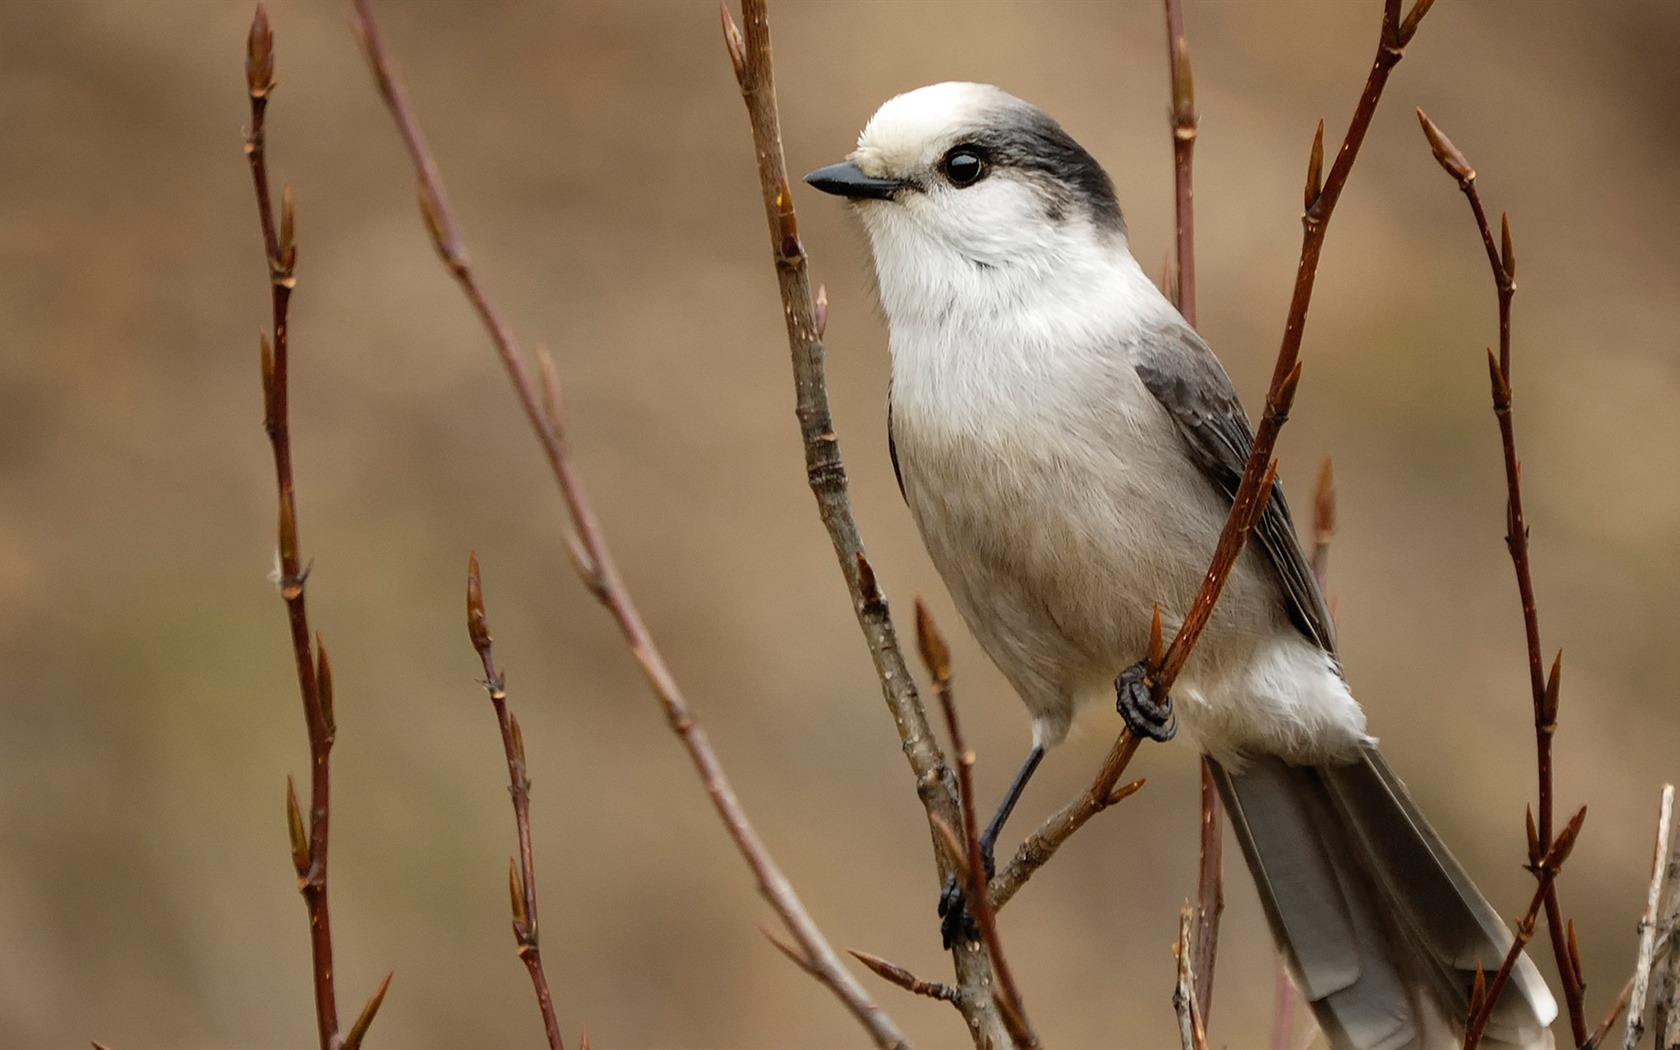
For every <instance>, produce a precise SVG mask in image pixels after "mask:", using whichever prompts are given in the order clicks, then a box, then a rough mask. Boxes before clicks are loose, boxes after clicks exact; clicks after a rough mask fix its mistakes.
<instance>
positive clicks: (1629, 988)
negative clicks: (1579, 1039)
mask: <svg viewBox="0 0 1680 1050" xmlns="http://www.w3.org/2000/svg"><path fill="white" fill-rule="evenodd" d="M1632 994H1633V977H1632V976H1631V975H1629V977H1628V979H1627V980H1625V981H1623V982H1622V990H1621V991H1620V992H1618V993H1616V999H1615V1001H1614V1002H1612V1003H1611V1004H1610V1009H1609V1010H1606V1011H1605V1013H1604V1019H1603V1020H1602V1021H1600V1022H1598V1027H1597V1028H1594V1029H1593V1030H1592V1033H1591V1034H1590V1035H1588V1036H1587V1041H1586V1042H1584V1043H1582V1044H1581V1047H1580V1050H1598V1048H1599V1047H1601V1046H1603V1045H1604V1037H1605V1036H1607V1035H1609V1034H1610V1029H1611V1028H1613V1027H1615V1024H1616V1022H1617V1021H1619V1020H1621V1017H1622V1011H1623V1010H1626V1009H1627V1004H1628V996H1630V995H1632Z"/></svg>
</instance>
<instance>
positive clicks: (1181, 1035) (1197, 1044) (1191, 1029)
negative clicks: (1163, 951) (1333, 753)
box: [1173, 907, 1208, 1050]
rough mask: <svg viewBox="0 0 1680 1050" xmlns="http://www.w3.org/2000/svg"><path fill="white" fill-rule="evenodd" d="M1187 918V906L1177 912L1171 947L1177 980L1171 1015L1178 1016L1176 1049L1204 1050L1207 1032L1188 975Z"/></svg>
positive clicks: (1189, 934)
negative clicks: (1175, 939) (1176, 937)
mask: <svg viewBox="0 0 1680 1050" xmlns="http://www.w3.org/2000/svg"><path fill="white" fill-rule="evenodd" d="M1190 916H1191V909H1190V908H1189V907H1185V908H1183V909H1182V910H1180V911H1179V913H1178V943H1176V944H1174V945H1173V958H1175V959H1177V960H1178V981H1177V982H1176V983H1175V984H1174V985H1173V1013H1174V1014H1176V1015H1177V1016H1178V1043H1179V1047H1180V1050H1207V1045H1208V1041H1207V1029H1206V1028H1205V1027H1204V1025H1203V1022H1202V1012H1201V1009H1200V1007H1199V1006H1198V1004H1197V1002H1196V978H1195V974H1194V973H1193V972H1192V967H1193V965H1194V964H1193V963H1192V961H1191V957H1192V956H1193V955H1194V952H1193V951H1192V944H1191V937H1192V936H1193V933H1192V930H1191V922H1190Z"/></svg>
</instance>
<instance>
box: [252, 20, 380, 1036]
mask: <svg viewBox="0 0 1680 1050" xmlns="http://www.w3.org/2000/svg"><path fill="white" fill-rule="evenodd" d="M274 83H275V81H274V32H273V30H272V29H271V28H270V27H269V24H268V9H267V8H266V7H265V6H264V5H263V4H261V3H259V4H257V11H256V14H255V16H254V17H252V19H251V32H250V35H249V36H248V37H247V39H246V51H245V85H246V89H247V90H248V91H249V93H250V96H251V123H250V126H249V127H248V129H247V130H246V132H245V156H246V158H247V159H249V160H250V163H251V181H252V183H253V185H254V186H255V188H256V194H257V214H258V218H259V219H260V221H261V225H262V238H263V250H264V253H265V255H266V257H267V259H268V277H269V287H270V289H271V290H272V306H273V329H272V331H273V341H272V342H270V341H269V337H268V336H267V335H264V336H262V337H261V340H260V341H261V345H262V355H261V356H262V385H263V429H264V430H265V431H267V432H268V440H269V444H270V446H271V447H272V448H273V451H274V480H275V487H276V488H277V490H278V493H279V503H280V515H279V551H278V561H279V565H278V567H277V577H278V581H277V582H278V583H279V585H280V597H281V598H282V599H283V600H284V601H285V603H286V619H287V621H288V622H289V624H290V626H291V639H292V656H293V659H294V662H295V663H296V664H297V679H298V691H299V692H300V693H301V694H302V695H303V718H304V723H305V725H306V726H307V727H308V730H309V765H310V778H309V823H308V827H307V830H306V829H305V825H304V821H303V816H302V813H301V812H300V810H299V807H298V799H297V790H296V788H295V787H294V786H293V784H292V780H291V778H290V777H287V778H286V825H287V829H288V832H289V835H290V838H291V846H292V864H293V867H294V868H295V869H296V870H297V878H298V890H299V892H301V893H302V894H303V903H304V907H305V909H306V910H307V911H308V913H309V952H310V958H311V961H312V964H313V965H312V970H313V974H314V986H315V1028H316V1034H317V1035H318V1036H319V1037H320V1042H321V1050H327V1048H328V1047H330V1046H332V1045H333V1044H334V1043H335V1041H337V1039H338V1000H337V993H336V991H335V989H334V985H333V961H332V919H331V915H330V913H329V912H328V909H327V841H328V839H327V833H328V828H329V825H330V819H329V818H330V813H331V810H330V807H329V802H330V789H331V777H330V776H329V773H330V765H329V756H330V755H331V753H332V745H333V735H334V733H335V731H336V730H335V727H334V725H333V714H332V668H331V664H330V663H329V662H328V660H327V650H326V647H325V646H324V645H322V644H321V640H320V638H319V637H317V638H316V639H315V647H314V648H311V646H310V641H309V615H308V612H307V611H306V609H305V607H304V599H303V588H304V581H305V580H306V579H307V577H308V575H309V573H308V570H306V569H305V568H304V567H303V563H302V559H301V557H300V556H299V554H298V548H299V541H298V526H297V495H296V490H295V487H294V485H293V482H292V431H291V415H290V412H289V404H288V378H287V376H288V366H289V355H288V349H289V345H288V338H287V337H288V334H289V330H288V328H287V311H288V309H289V308H290V305H291V298H292V289H293V288H295V287H296V286H297V278H296V276H295V270H296V266H297V245H296V244H295V243H293V239H292V231H293V228H294V217H293V216H294V213H293V206H292V188H291V187H290V186H285V187H283V188H282V189H281V193H280V222H279V225H278V228H276V224H275V221H274V207H273V202H272V200H271V198H270V195H269V183H268V160H267V156H266V154H265V153H264V141H263V135H264V129H263V119H264V117H265V116H266V114H267V110H268V96H269V94H270V93H271V92H272V91H273V90H274ZM370 1019H371V1018H370Z"/></svg>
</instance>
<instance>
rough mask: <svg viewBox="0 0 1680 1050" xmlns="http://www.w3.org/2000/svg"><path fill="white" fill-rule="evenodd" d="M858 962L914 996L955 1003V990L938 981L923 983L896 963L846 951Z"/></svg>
mask: <svg viewBox="0 0 1680 1050" xmlns="http://www.w3.org/2000/svg"><path fill="white" fill-rule="evenodd" d="M847 951H849V952H850V953H851V955H852V957H853V958H855V959H856V960H857V961H858V962H860V963H862V964H863V965H865V966H867V967H869V969H870V971H871V972H873V973H874V974H875V975H876V976H877V977H880V978H881V979H882V980H884V981H888V982H890V983H892V984H896V985H898V986H899V987H900V988H902V989H904V990H905V991H907V992H910V993H912V994H914V995H925V996H927V997H928V998H929V999H941V1000H943V1001H945V1002H948V1003H954V1002H956V1001H957V990H956V989H955V988H952V987H951V986H950V985H948V984H943V983H941V982H939V981H924V980H922V979H921V978H920V977H917V976H916V975H915V974H913V973H911V972H910V971H909V970H906V969H905V968H904V967H902V966H899V965H897V964H896V963H890V962H888V961H887V960H885V959H883V958H881V957H880V956H879V955H870V954H869V953H868V952H860V951H858V950H857V949H855V948H849V949H847Z"/></svg>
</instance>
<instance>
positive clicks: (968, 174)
mask: <svg viewBox="0 0 1680 1050" xmlns="http://www.w3.org/2000/svg"><path fill="white" fill-rule="evenodd" d="M939 168H940V170H941V171H943V172H944V173H945V178H946V179H948V180H949V181H950V183H951V185H953V186H972V185H974V184H975V183H976V182H979V181H980V180H981V179H982V178H985V176H986V161H985V158H983V157H981V156H980V151H979V150H977V149H975V148H974V147H973V146H957V147H955V148H954V149H952V150H951V152H949V153H947V154H945V159H944V160H942V161H940V162H939Z"/></svg>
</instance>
